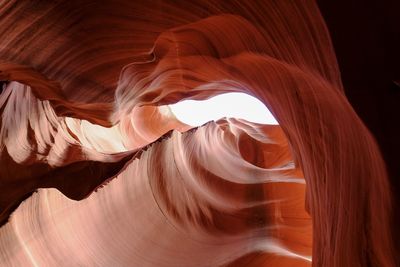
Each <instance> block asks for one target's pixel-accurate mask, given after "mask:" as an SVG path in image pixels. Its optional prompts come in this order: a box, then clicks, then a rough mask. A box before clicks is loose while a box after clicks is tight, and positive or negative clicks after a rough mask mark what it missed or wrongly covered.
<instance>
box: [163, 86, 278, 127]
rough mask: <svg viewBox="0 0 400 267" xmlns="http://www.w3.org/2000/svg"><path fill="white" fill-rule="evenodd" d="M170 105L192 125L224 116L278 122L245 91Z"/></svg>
mask: <svg viewBox="0 0 400 267" xmlns="http://www.w3.org/2000/svg"><path fill="white" fill-rule="evenodd" d="M169 107H170V108H171V110H172V112H173V113H174V114H175V116H176V117H177V118H178V119H179V120H180V121H182V122H183V123H186V124H189V125H191V126H200V125H202V124H204V123H206V122H208V121H211V120H218V119H220V118H223V117H230V118H239V119H245V120H247V121H251V122H255V123H262V124H278V122H277V121H276V120H275V118H274V117H273V116H272V114H271V112H270V111H269V110H268V109H267V107H266V106H265V105H264V104H263V103H262V102H261V101H260V100H258V99H257V98H255V97H252V96H250V95H247V94H244V93H227V94H221V95H217V96H215V97H213V98H210V99H208V100H204V101H195V100H184V101H181V102H178V103H176V104H172V105H169Z"/></svg>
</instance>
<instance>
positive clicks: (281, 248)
mask: <svg viewBox="0 0 400 267" xmlns="http://www.w3.org/2000/svg"><path fill="white" fill-rule="evenodd" d="M0 12H1V14H2V16H1V24H0V33H1V35H2V36H4V38H1V39H0V55H1V57H0V58H1V62H0V78H1V79H2V80H6V81H8V82H7V83H6V85H5V86H4V88H3V91H2V93H1V95H0V112H1V120H0V124H1V131H0V153H1V154H0V164H1V165H0V166H1V168H0V182H1V183H0V214H1V217H0V219H1V220H2V222H3V223H4V225H3V226H2V227H1V228H0V263H1V265H4V266H171V267H172V266H188V267H190V266H199V267H200V266H280V267H281V266H311V265H313V266H324V267H325V266H326V267H330V266H332V267H333V266H335V267H343V266H349V267H350V266H354V267H357V266H385V267H386V266H388V267H390V266H395V262H394V254H395V252H394V249H393V244H392V240H391V236H390V235H391V228H390V219H391V217H390V216H391V194H390V187H389V184H388V179H387V175H386V172H385V166H384V162H383V160H382V157H381V155H380V153H379V150H378V147H377V145H376V143H375V141H374V139H373V137H372V135H371V134H370V133H369V131H368V130H367V128H366V127H365V126H364V125H363V123H362V122H361V120H360V119H359V118H358V116H357V114H356V113H355V112H354V110H353V108H352V107H351V105H350V104H349V102H348V101H347V99H346V97H345V95H344V92H343V87H342V84H341V80H340V73H339V69H338V67H337V63H336V59H335V55H334V52H333V48H332V45H331V41H330V37H329V33H328V31H327V29H326V27H325V24H324V22H323V20H322V17H321V15H320V13H319V11H318V8H317V7H316V4H315V3H314V2H313V1H233V2H230V1H226V2H225V1H190V2H186V1H177V2H172V1H149V2H145V1H138V2H136V1H105V2H104V3H101V4H100V3H94V2H92V1H76V2H75V1H60V2H57V3H56V2H52V1H40V2H37V3H35V2H34V1H33V2H30V1H24V2H22V1H8V2H6V3H3V4H2V5H0ZM223 92H244V93H248V94H250V95H253V96H255V97H257V98H258V99H260V100H261V101H262V102H263V103H265V105H266V106H267V107H268V108H269V109H270V110H271V112H272V113H273V114H274V116H275V117H276V119H277V120H278V121H279V124H280V125H279V126H272V125H260V124H254V123H249V122H246V121H244V120H237V119H223V120H219V121H217V122H210V123H207V124H205V125H203V126H201V127H198V128H194V129H191V130H190V128H191V127H190V126H188V125H185V124H183V123H181V122H179V121H178V120H177V119H176V118H175V117H174V115H173V114H172V113H171V112H170V110H169V109H168V108H167V107H166V106H164V105H167V104H170V103H175V102H177V101H180V100H183V99H206V98H209V97H212V96H214V95H217V94H220V93H223ZM238 108H240V107H238ZM57 189H58V190H57ZM24 199H26V200H25V201H24V202H22V203H21V201H23V200H24ZM20 203H21V204H20ZM12 212H13V213H12ZM11 213H12V214H11ZM10 214H11V217H9V215H10ZM7 220H8V222H7ZM311 259H312V261H311Z"/></svg>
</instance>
